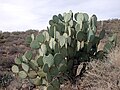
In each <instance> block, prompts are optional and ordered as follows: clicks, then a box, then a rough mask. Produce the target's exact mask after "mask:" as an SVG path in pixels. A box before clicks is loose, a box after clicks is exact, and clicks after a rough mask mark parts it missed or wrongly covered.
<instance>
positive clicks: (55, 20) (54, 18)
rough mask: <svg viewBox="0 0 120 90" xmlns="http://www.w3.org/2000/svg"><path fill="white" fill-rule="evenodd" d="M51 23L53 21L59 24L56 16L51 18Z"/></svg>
mask: <svg viewBox="0 0 120 90" xmlns="http://www.w3.org/2000/svg"><path fill="white" fill-rule="evenodd" d="M53 21H54V22H55V23H58V22H59V18H58V16H57V15H54V16H53Z"/></svg>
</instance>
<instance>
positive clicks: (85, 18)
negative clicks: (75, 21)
mask: <svg viewBox="0 0 120 90" xmlns="http://www.w3.org/2000/svg"><path fill="white" fill-rule="evenodd" d="M83 15H84V20H85V21H88V19H89V16H88V14H87V13H83Z"/></svg>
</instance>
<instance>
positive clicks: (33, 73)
mask: <svg viewBox="0 0 120 90" xmlns="http://www.w3.org/2000/svg"><path fill="white" fill-rule="evenodd" d="M28 77H29V78H31V79H35V78H36V77H37V73H36V72H35V71H29V73H28Z"/></svg>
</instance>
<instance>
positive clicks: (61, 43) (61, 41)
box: [59, 36, 65, 47]
mask: <svg viewBox="0 0 120 90" xmlns="http://www.w3.org/2000/svg"><path fill="white" fill-rule="evenodd" d="M59 43H60V46H61V47H63V46H64V45H65V37H64V36H60V37H59Z"/></svg>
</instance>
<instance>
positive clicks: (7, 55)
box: [0, 19, 120, 90]
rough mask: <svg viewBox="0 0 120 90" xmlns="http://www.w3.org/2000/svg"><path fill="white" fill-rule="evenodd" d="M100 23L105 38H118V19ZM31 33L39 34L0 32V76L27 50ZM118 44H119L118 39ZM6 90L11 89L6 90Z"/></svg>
mask: <svg viewBox="0 0 120 90" xmlns="http://www.w3.org/2000/svg"><path fill="white" fill-rule="evenodd" d="M101 23H102V21H99V22H98V25H97V29H98V31H100V30H101V29H105V30H106V36H108V35H110V34H112V33H117V35H118V38H119V37H120V20H119V19H113V20H105V21H103V26H102V25H101ZM32 33H33V34H37V33H39V32H38V31H36V30H28V31H26V32H12V33H10V32H0V75H2V74H3V73H6V72H11V70H10V68H11V66H12V64H13V63H14V58H15V57H16V56H17V55H19V54H23V53H24V52H25V51H26V50H28V49H29V47H28V46H27V44H26V43H25V38H26V37H27V36H28V35H30V34H32ZM118 43H120V40H119V39H118ZM0 79H1V78H0ZM7 90H11V89H9V88H8V89H7ZM15 90H16V89H15ZM22 90H23V89H22ZM114 90H115V89H114Z"/></svg>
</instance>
